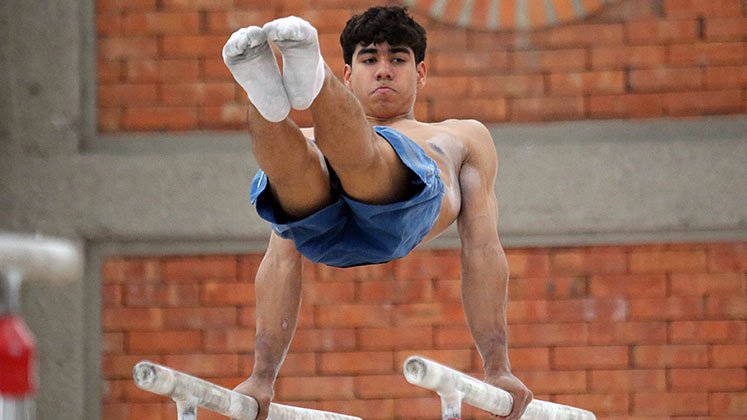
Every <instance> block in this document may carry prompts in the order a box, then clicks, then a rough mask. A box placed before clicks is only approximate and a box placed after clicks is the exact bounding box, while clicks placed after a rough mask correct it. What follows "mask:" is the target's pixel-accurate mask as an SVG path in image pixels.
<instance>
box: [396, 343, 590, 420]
mask: <svg viewBox="0 0 747 420" xmlns="http://www.w3.org/2000/svg"><path fill="white" fill-rule="evenodd" d="M403 370H404V374H405V379H407V382H409V383H411V384H413V385H418V386H421V387H423V388H427V389H430V390H431V391H435V392H437V393H438V394H439V395H449V394H453V393H454V392H455V391H456V392H459V393H461V394H462V401H464V402H465V403H467V404H469V405H471V406H473V407H477V408H479V409H481V410H485V411H487V412H489V413H492V414H497V415H499V416H506V415H508V414H509V413H510V412H511V406H512V405H513V399H512V398H511V394H509V393H508V392H506V391H504V390H502V389H499V388H496V387H494V386H491V385H488V384H486V383H485V382H482V381H480V380H477V379H475V378H473V377H471V376H469V375H466V374H464V373H462V372H459V371H457V370H454V369H451V368H449V367H446V366H444V365H441V364H439V363H436V362H434V361H432V360H429V359H426V358H424V357H421V356H410V357H408V358H407V360H405V363H404V367H403ZM521 418H522V419H527V420H531V419H536V420H547V419H554V420H595V419H596V417H595V416H594V414H593V413H591V412H589V411H586V410H582V409H580V408H575V407H569V406H567V405H561V404H555V403H551V402H547V401H540V400H533V401H532V402H531V403H530V404H529V406H528V407H527V410H526V411H525V412H524V415H523V416H522V417H521Z"/></svg>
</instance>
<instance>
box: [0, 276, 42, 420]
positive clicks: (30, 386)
mask: <svg viewBox="0 0 747 420" xmlns="http://www.w3.org/2000/svg"><path fill="white" fill-rule="evenodd" d="M20 286H21V274H20V272H18V271H14V270H6V271H3V272H0V420H27V419H32V418H33V415H34V413H33V411H34V405H33V396H34V390H35V386H36V384H35V373H34V365H35V359H34V354H35V350H36V347H35V343H34V338H33V335H32V334H31V332H30V331H29V329H28V328H27V327H26V323H25V322H23V319H21V316H20V314H19V308H20V298H19V291H20Z"/></svg>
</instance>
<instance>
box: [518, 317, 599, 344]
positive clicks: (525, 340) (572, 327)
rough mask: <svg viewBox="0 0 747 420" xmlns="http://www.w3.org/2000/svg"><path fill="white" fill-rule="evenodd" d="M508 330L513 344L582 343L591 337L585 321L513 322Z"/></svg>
mask: <svg viewBox="0 0 747 420" xmlns="http://www.w3.org/2000/svg"><path fill="white" fill-rule="evenodd" d="M508 331H509V341H510V343H511V345H512V346H531V347H534V346H549V345H574V344H575V345H580V344H586V343H587V342H588V339H589V338H588V336H589V335H588V331H587V325H586V324H583V323H555V324H512V325H509V327H508Z"/></svg>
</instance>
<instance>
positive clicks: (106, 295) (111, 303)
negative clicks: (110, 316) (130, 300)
mask: <svg viewBox="0 0 747 420" xmlns="http://www.w3.org/2000/svg"><path fill="white" fill-rule="evenodd" d="M101 304H102V306H103V307H105V308H113V307H118V306H122V286H121V285H119V284H104V285H102V286H101Z"/></svg>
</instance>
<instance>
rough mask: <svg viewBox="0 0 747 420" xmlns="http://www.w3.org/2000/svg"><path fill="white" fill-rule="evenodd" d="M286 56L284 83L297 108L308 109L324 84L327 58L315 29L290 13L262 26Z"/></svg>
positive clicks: (293, 104)
mask: <svg viewBox="0 0 747 420" xmlns="http://www.w3.org/2000/svg"><path fill="white" fill-rule="evenodd" d="M262 29H263V30H264V32H265V34H266V35H267V39H268V40H270V41H272V42H274V43H275V45H277V46H278V49H280V52H281V53H282V55H283V85H285V92H286V93H287V94H288V99H289V100H290V104H291V106H292V107H293V108H294V109H306V108H308V107H310V106H311V103H312V102H314V98H316V96H317V95H318V94H319V91H320V90H321V89H322V85H323V84H324V60H323V59H322V54H321V52H320V51H319V38H318V35H317V32H316V29H315V28H314V27H313V26H311V24H310V23H309V22H307V21H305V20H303V19H301V18H298V17H295V16H288V17H286V18H282V19H276V20H273V21H272V22H268V23H266V24H265V26H264V27H263V28H262Z"/></svg>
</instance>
